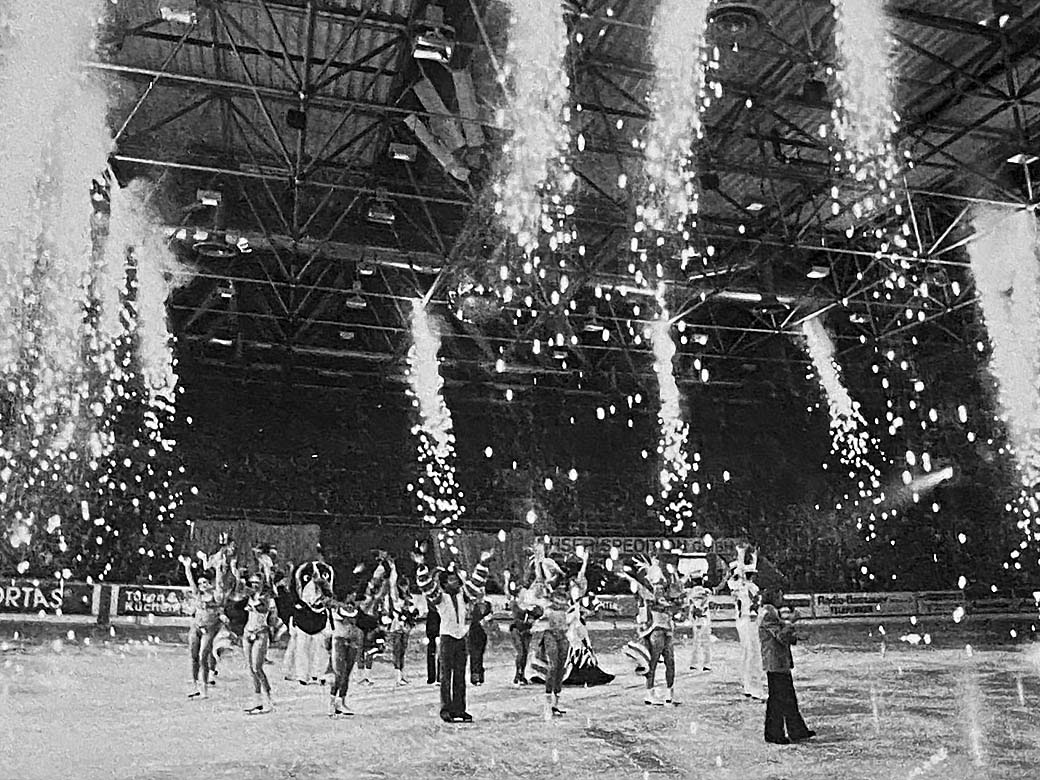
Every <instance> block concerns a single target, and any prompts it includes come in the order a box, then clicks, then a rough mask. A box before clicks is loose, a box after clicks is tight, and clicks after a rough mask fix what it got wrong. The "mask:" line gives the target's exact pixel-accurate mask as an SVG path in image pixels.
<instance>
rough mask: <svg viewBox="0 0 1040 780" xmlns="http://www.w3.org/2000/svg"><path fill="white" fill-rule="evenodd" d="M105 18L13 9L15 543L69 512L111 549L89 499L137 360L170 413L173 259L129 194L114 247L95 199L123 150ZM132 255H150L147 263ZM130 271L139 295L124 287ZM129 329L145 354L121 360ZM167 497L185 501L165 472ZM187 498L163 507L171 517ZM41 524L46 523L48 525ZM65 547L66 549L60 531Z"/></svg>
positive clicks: (0, 358)
mask: <svg viewBox="0 0 1040 780" xmlns="http://www.w3.org/2000/svg"><path fill="white" fill-rule="evenodd" d="M100 11H101V3H97V4H95V3H91V2H83V3H66V2H60V0H41V2H37V3H15V4H12V5H11V6H10V8H9V15H8V16H7V17H6V19H5V23H6V26H7V30H6V31H5V32H6V36H5V37H6V41H7V42H6V45H5V50H4V58H3V63H2V65H0V108H2V110H0V158H2V162H3V164H4V170H5V172H6V175H7V182H6V185H5V187H4V188H3V190H2V192H0V203H2V206H3V208H4V209H5V214H6V219H5V220H4V222H3V225H0V251H2V257H3V262H2V263H0V317H2V318H3V320H4V323H5V329H4V333H3V334H2V336H0V374H2V378H0V435H2V449H0V461H2V463H0V479H2V481H3V485H2V489H0V513H2V522H3V524H4V527H5V531H6V537H7V541H8V542H10V543H11V544H12V546H14V547H16V548H17V547H21V546H23V545H26V544H28V543H29V542H31V541H33V536H34V533H35V532H36V531H37V530H39V531H41V532H46V533H47V534H48V535H52V534H55V533H58V534H61V533H62V529H63V520H69V519H71V518H72V516H73V515H78V516H80V518H81V519H82V522H83V523H85V524H89V525H90V526H91V527H93V526H97V531H98V534H97V537H96V538H97V539H98V540H99V541H98V545H99V546H100V545H102V544H103V543H104V541H105V536H104V535H103V534H102V533H101V531H102V529H104V531H112V526H111V525H110V524H109V522H108V520H106V519H105V518H103V517H96V516H93V517H92V513H91V501H93V500H95V499H96V498H97V496H98V495H100V494H103V493H105V491H106V487H105V486H106V482H107V477H106V474H107V473H109V472H110V471H111V468H110V466H111V464H110V463H109V460H111V457H110V456H111V455H112V453H113V451H114V449H115V447H116V444H117V433H116V431H115V429H114V427H113V425H112V419H111V417H112V413H113V410H114V409H122V408H123V404H124V403H125V401H126V400H127V398H128V397H129V396H128V393H127V390H126V388H125V387H124V380H125V378H126V376H127V373H128V371H132V370H134V365H135V364H136V363H137V362H138V361H139V362H140V364H141V366H142V371H143V372H144V374H145V376H146V377H147V381H148V384H149V385H150V386H151V387H153V388H154V389H155V394H153V395H152V396H151V397H150V400H151V406H156V405H159V404H160V403H161V404H162V412H163V413H166V412H169V411H171V409H172V405H173V389H174V385H175V382H176V377H175V375H173V373H172V366H173V358H172V351H171V349H172V345H171V341H170V339H169V334H168V332H167V330H166V318H165V299H166V295H167V294H168V292H169V287H168V284H167V282H166V279H167V277H168V276H169V275H171V273H172V272H173V270H174V262H173V260H172V258H170V256H169V252H168V250H167V248H166V246H165V245H164V244H163V243H162V241H161V236H159V235H158V234H156V232H155V229H154V227H153V226H152V225H151V224H146V223H147V220H146V219H145V217H144V216H143V212H141V210H140V209H139V208H138V209H137V211H138V212H141V213H139V214H138V215H137V216H136V217H134V218H132V219H124V217H125V216H126V215H127V214H129V213H131V212H133V211H134V209H135V208H136V207H128V208H124V199H123V196H122V195H119V194H117V195H116V196H115V197H114V202H113V204H112V209H113V217H114V223H113V225H112V233H113V237H112V240H110V241H109V242H108V246H107V248H106V246H105V243H106V242H105V235H106V228H107V220H106V219H105V217H104V214H103V211H104V210H103V209H102V208H99V207H98V206H100V204H103V202H104V200H105V197H106V196H105V190H106V189H107V188H106V187H105V186H103V185H102V184H101V182H102V180H103V173H104V171H105V169H106V166H107V159H108V155H109V153H110V152H111V150H112V147H113V142H112V137H111V133H110V131H109V129H108V127H107V125H106V114H107V110H108V106H107V99H106V96H105V92H104V90H103V89H102V88H101V87H100V86H99V85H97V84H94V83H92V82H91V81H90V80H89V79H88V77H87V76H86V75H85V74H84V72H83V68H82V65H81V63H82V61H83V59H84V58H85V57H87V56H88V54H89V49H90V45H91V42H92V40H93V36H94V25H95V23H96V21H97V19H98V18H99V17H100ZM92 192H93V194H94V198H93V201H92V198H91V193H92ZM135 192H136V190H135ZM133 197H134V195H133V194H130V195H128V196H127V198H131V199H132V198H133ZM128 247H135V248H136V251H138V254H139V257H138V258H137V261H136V262H133V263H131V262H130V255H131V253H129V252H128V251H127V248H128ZM131 266H133V267H134V269H135V273H136V285H137V288H138V289H137V290H136V293H135V294H131V293H132V291H131V289H130V288H129V287H128V279H129V277H128V270H129V268H130V267H131ZM127 301H132V302H133V304H134V306H135V307H136V308H134V307H129V308H128V307H127V305H126V303H127ZM131 331H136V334H135V336H134V338H133V341H134V342H135V343H136V344H138V345H139V346H140V351H139V355H126V356H124V357H122V358H118V357H117V355H118V354H119V345H120V344H124V345H128V344H129V341H128V339H129V338H130V333H131ZM160 399H161V401H160ZM145 416H146V424H147V425H148V428H149V429H150V430H153V431H157V433H156V436H157V438H156V440H155V443H156V444H157V445H161V444H165V445H167V446H172V443H171V442H170V441H169V440H167V439H164V438H163V436H162V433H161V424H160V423H159V422H158V417H159V415H158V414H157V413H156V412H155V410H154V409H153V410H152V412H151V413H148V412H145ZM148 419H153V420H155V422H154V424H148V423H147V420H148ZM167 477H172V474H169V473H168V474H167ZM123 489H124V490H125V486H124V487H123ZM164 489H165V490H168V491H169V492H170V494H171V495H172V494H173V493H174V492H175V491H174V489H173V488H172V486H171V484H170V480H169V479H167V480H166V482H165V485H164ZM177 502H178V500H177V499H174V498H170V499H169V500H165V499H163V500H162V503H163V505H164V506H168V507H171V508H172V506H175V505H176V503H177ZM43 517H46V518H48V519H47V521H46V524H45V525H44V524H43V523H42V522H41V523H37V521H38V520H39V519H41V518H43ZM80 518H76V519H77V522H78V521H79V519H80ZM57 550H58V551H59V552H62V553H63V552H65V551H66V550H67V544H66V542H65V539H64V538H62V539H61V540H60V543H59V545H58V547H57ZM78 560H82V556H80V557H79V558H78ZM20 570H21V567H20Z"/></svg>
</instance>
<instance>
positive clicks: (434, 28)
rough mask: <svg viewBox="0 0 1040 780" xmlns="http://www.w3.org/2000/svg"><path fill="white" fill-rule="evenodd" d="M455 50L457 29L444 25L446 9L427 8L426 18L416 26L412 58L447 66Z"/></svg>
mask: <svg viewBox="0 0 1040 780" xmlns="http://www.w3.org/2000/svg"><path fill="white" fill-rule="evenodd" d="M454 50H455V28H454V27H452V26H451V25H450V24H445V23H444V9H443V8H442V7H441V6H439V5H429V6H427V7H426V18H425V19H423V20H422V21H420V22H418V23H417V24H416V26H415V34H414V37H413V38H412V56H413V57H414V58H415V59H417V60H432V61H433V62H439V63H440V64H441V65H447V64H448V63H449V62H451V55H452V53H453V52H454Z"/></svg>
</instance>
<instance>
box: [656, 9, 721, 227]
mask: <svg viewBox="0 0 1040 780" xmlns="http://www.w3.org/2000/svg"><path fill="white" fill-rule="evenodd" d="M708 5H709V3H708V0H662V2H660V3H659V4H658V6H657V10H656V12H655V13H654V20H653V27H652V34H651V37H652V40H653V49H652V50H653V59H654V86H653V91H652V93H651V98H650V105H651V106H652V108H653V117H652V118H651V120H650V123H649V125H648V126H647V130H646V164H645V171H646V176H647V179H648V188H649V190H650V192H649V204H648V205H647V206H646V208H645V209H644V212H643V219H644V221H645V222H646V223H647V225H648V226H649V227H650V228H651V229H653V230H657V231H664V230H668V229H672V230H675V229H681V228H682V226H683V223H684V222H685V220H686V218H687V217H688V216H690V215H693V214H696V213H697V189H696V183H695V177H696V168H695V166H694V164H693V160H692V159H691V149H692V147H693V144H694V142H695V141H696V140H697V139H699V138H700V137H701V132H702V127H701V111H702V109H703V108H704V105H705V89H704V88H705V71H706V67H705V66H706V63H707V56H706V55H705V54H704V53H703V47H704V33H705V30H706V28H707V23H708V19H707V11H708Z"/></svg>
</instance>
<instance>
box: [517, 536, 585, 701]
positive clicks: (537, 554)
mask: <svg viewBox="0 0 1040 780" xmlns="http://www.w3.org/2000/svg"><path fill="white" fill-rule="evenodd" d="M587 563H588V558H587V556H586V558H585V560H584V563H583V565H582V570H581V571H580V572H579V575H578V576H577V577H576V578H575V579H574V580H573V581H572V583H568V582H567V579H566V578H565V577H564V576H563V570H562V569H561V568H560V567H559V565H558V564H557V563H556V562H555V561H554V560H552V559H551V558H548V557H546V555H545V545H544V544H543V543H542V542H540V541H539V542H536V543H535V545H534V571H535V579H534V582H533V583H532V584H531V587H530V588H528V589H527V593H526V595H525V596H524V597H523V599H522V603H523V605H524V607H525V608H530V606H531V605H533V606H537V607H541V609H542V615H541V617H539V618H538V619H537V620H536V621H535V624H534V626H533V628H532V630H533V640H534V646H535V647H536V648H537V652H536V653H535V659H534V660H533V661H532V666H534V665H535V664H536V663H537V662H541V663H544V668H545V717H546V718H547V719H551V718H554V717H555V718H558V717H561V716H563V714H564V713H565V712H566V710H563V709H561V708H560V692H561V691H562V690H563V678H564V675H565V674H566V671H567V656H568V654H569V652H570V641H569V640H568V638H567V628H568V621H567V615H568V612H569V611H570V608H571V605H572V594H571V591H570V585H571V584H573V586H574V594H575V596H576V598H578V599H580V598H581V597H582V596H584V595H585V592H586V591H587V590H588V583H587V581H586V580H585V577H584V571H585V564H587Z"/></svg>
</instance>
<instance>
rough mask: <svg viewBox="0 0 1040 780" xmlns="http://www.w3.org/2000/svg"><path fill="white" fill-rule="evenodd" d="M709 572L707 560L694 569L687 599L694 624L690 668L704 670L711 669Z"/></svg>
mask: <svg viewBox="0 0 1040 780" xmlns="http://www.w3.org/2000/svg"><path fill="white" fill-rule="evenodd" d="M706 572H707V561H704V568H703V569H702V568H700V567H698V568H696V569H694V570H693V571H692V572H691V573H690V576H689V579H688V589H687V592H686V600H687V604H688V606H689V609H690V623H691V624H692V626H693V653H692V655H691V657H690V669H693V670H699V671H702V672H710V671H711V639H712V637H711V609H710V606H711V597H712V595H713V594H712V591H711V590H710V589H709V588H707V587H705V585H704V575H705V573H706Z"/></svg>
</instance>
